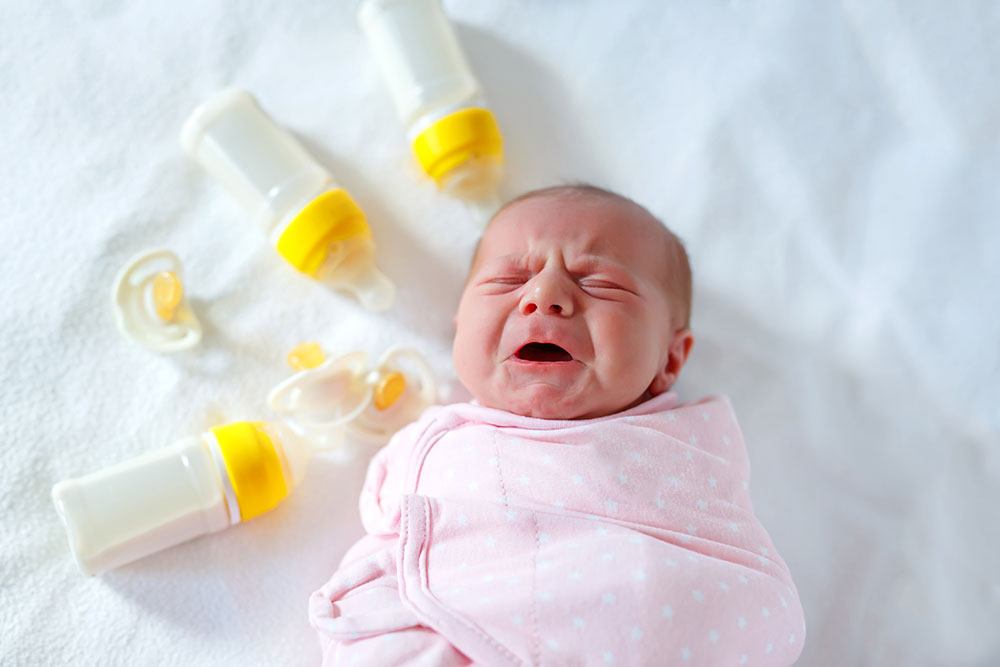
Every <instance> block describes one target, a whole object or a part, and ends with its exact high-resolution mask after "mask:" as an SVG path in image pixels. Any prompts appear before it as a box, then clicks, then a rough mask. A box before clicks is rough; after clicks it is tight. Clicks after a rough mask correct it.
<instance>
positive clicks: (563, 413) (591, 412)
mask: <svg viewBox="0 0 1000 667" xmlns="http://www.w3.org/2000/svg"><path fill="white" fill-rule="evenodd" d="M589 398H590V400H588V401H579V400H572V399H571V398H569V397H566V396H539V395H537V394H535V395H532V396H523V395H517V396H509V395H502V394H501V395H493V396H483V397H479V396H477V397H476V400H478V401H479V403H480V404H481V405H483V406H485V407H488V408H494V409H497V410H504V411H506V412H511V413H514V414H516V415H521V416H522V417H533V418H535V419H555V420H570V419H595V418H597V417H606V416H607V415H613V414H615V413H616V412H621V411H622V410H627V409H628V408H630V407H632V406H634V405H637V404H639V403H641V402H642V401H644V400H645V399H646V398H647V397H646V396H645V395H643V396H641V397H639V398H638V399H636V400H634V401H630V402H628V403H626V404H624V405H623V404H622V403H621V400H620V399H619V400H618V401H612V400H606V401H600V400H595V398H594V397H589Z"/></svg>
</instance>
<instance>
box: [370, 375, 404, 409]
mask: <svg viewBox="0 0 1000 667" xmlns="http://www.w3.org/2000/svg"><path fill="white" fill-rule="evenodd" d="M404 391H406V376H404V375H403V374H402V373H400V372H399V371H393V372H391V373H387V374H386V375H383V376H382V377H381V378H380V379H379V381H378V384H376V385H375V409H376V410H385V409H387V408H389V407H390V406H391V405H392V404H393V403H395V402H396V401H397V400H399V397H400V396H401V395H402V394H403V392H404Z"/></svg>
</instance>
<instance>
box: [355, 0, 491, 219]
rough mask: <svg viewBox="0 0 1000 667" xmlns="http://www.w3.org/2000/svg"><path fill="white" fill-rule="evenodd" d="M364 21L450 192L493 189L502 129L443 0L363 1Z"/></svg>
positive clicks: (419, 150) (472, 194)
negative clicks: (490, 108) (447, 14)
mask: <svg viewBox="0 0 1000 667" xmlns="http://www.w3.org/2000/svg"><path fill="white" fill-rule="evenodd" d="M358 22H359V23H360V25H361V28H362V30H363V32H364V33H365V35H366V36H367V38H368V41H369V43H370V44H371V50H372V53H373V54H374V56H375V60H376V62H377V64H378V67H379V69H380V70H381V72H382V76H383V78H384V79H385V82H386V84H387V85H388V87H389V92H390V93H391V95H392V99H393V101H394V103H395V105H396V111H397V113H398V115H399V117H400V119H401V120H402V122H403V124H404V125H405V126H406V128H407V132H408V135H409V140H410V142H411V144H412V146H413V152H414V153H415V154H416V157H417V160H418V162H419V163H420V165H421V167H423V170H424V171H425V172H426V173H427V175H428V176H430V177H431V178H433V179H434V180H435V181H436V182H437V184H438V186H439V187H440V188H441V189H442V190H443V191H445V192H447V193H449V194H452V195H455V196H458V197H462V198H465V199H474V200H476V199H479V200H481V199H484V198H488V197H490V196H491V195H493V194H494V191H495V189H496V186H497V184H498V183H499V180H500V176H501V174H502V165H503V141H502V139H501V136H500V129H499V127H498V126H497V122H496V119H495V118H494V116H493V113H492V112H491V111H490V110H489V108H488V107H487V106H486V104H485V102H484V100H483V94H482V90H481V88H480V85H479V82H478V81H477V80H476V78H475V77H474V76H473V75H472V71H471V70H470V69H469V65H468V63H467V62H466V60H465V56H464V54H463V53H462V49H461V46H460V45H459V43H458V39H457V38H456V36H455V32H454V30H453V29H452V26H451V23H450V22H449V21H448V17H447V16H445V14H444V10H443V9H442V7H441V2H440V0H364V1H363V2H362V3H361V6H360V7H359V9H358Z"/></svg>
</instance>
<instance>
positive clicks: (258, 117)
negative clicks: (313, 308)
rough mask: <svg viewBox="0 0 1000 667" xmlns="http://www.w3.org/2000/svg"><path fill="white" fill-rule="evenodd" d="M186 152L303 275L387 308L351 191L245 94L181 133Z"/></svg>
mask: <svg viewBox="0 0 1000 667" xmlns="http://www.w3.org/2000/svg"><path fill="white" fill-rule="evenodd" d="M181 144H182V145H183V146H184V150H185V151H186V152H187V153H188V154H189V155H191V156H192V157H193V158H194V159H196V160H197V161H198V162H199V163H201V165H202V166H203V167H205V169H206V170H208V172H209V173H210V174H212V176H213V177H215V178H216V179H217V180H218V181H220V182H222V183H224V184H225V185H226V186H227V187H228V188H229V190H230V191H231V192H232V194H233V195H234V196H235V197H236V198H237V199H238V200H239V201H240V202H241V203H242V204H243V206H244V208H245V209H246V210H247V212H248V213H250V214H251V215H252V216H253V217H254V218H255V219H256V220H257V221H258V223H259V224H260V226H261V227H263V228H264V230H265V231H266V232H267V233H268V234H269V237H270V240H271V242H272V243H273V244H274V246H275V248H277V250H278V253H280V254H281V256H282V257H284V258H285V259H286V260H288V261H289V262H290V263H291V264H292V266H294V267H295V268H296V269H298V270H299V271H302V272H303V273H305V274H307V275H309V276H312V277H313V278H316V279H318V280H320V281H323V282H325V283H327V284H329V285H330V286H331V287H333V288H335V289H343V290H347V291H350V292H352V293H354V295H355V296H356V297H357V298H358V300H359V301H360V302H361V303H362V304H363V305H364V306H365V307H366V308H368V309H370V310H384V309H386V308H388V307H389V306H390V305H391V303H392V299H393V296H394V293H395V288H394V287H393V284H392V283H391V282H389V280H388V279H387V278H386V277H385V276H384V275H383V274H382V273H381V272H380V271H379V270H378V269H377V268H376V266H375V262H374V257H375V245H374V242H373V241H372V234H371V230H370V229H369V228H368V223H367V222H366V221H365V215H364V213H363V212H362V211H361V209H360V208H359V207H358V205H357V204H355V203H354V200H353V199H352V198H351V196H350V195H349V194H348V193H347V191H346V190H344V189H343V188H341V187H340V186H338V185H337V184H336V183H335V182H334V180H333V178H332V176H331V175H330V174H329V173H328V172H327V171H326V170H325V169H323V167H321V166H320V165H319V164H317V163H316V161H315V160H313V159H312V157H311V156H310V155H309V154H308V153H307V152H306V150H305V149H304V148H303V147H302V146H301V145H300V144H299V142H298V141H296V140H295V138H294V137H292V135H291V134H289V133H288V132H287V131H285V130H284V129H283V128H281V127H279V126H278V125H277V124H276V123H275V122H274V121H273V120H271V118H270V117H269V116H268V115H267V114H266V113H265V112H264V110H263V109H261V107H260V105H259V104H258V103H257V100H256V99H254V97H253V96H252V95H251V94H250V93H249V92H247V91H245V90H238V89H228V90H224V91H221V92H219V93H217V94H216V95H215V96H214V97H212V98H210V99H209V100H208V101H206V102H205V103H204V104H202V105H201V106H200V107H198V108H197V109H195V110H194V112H193V113H192V114H191V116H190V117H189V118H188V119H187V121H186V122H185V123H184V129H183V130H182V132H181Z"/></svg>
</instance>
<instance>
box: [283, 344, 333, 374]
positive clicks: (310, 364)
mask: <svg viewBox="0 0 1000 667" xmlns="http://www.w3.org/2000/svg"><path fill="white" fill-rule="evenodd" d="M324 361H326V355H325V354H324V353H323V348H322V347H320V346H319V343H313V342H307V343H299V344H298V345H296V346H295V348H294V349H293V350H292V351H291V352H289V353H288V365H289V366H291V367H292V368H294V369H295V370H297V371H304V370H307V369H309V368H316V367H317V366H319V365H320V364H322V363H323V362H324Z"/></svg>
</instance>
